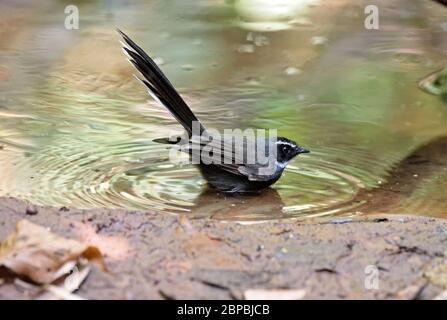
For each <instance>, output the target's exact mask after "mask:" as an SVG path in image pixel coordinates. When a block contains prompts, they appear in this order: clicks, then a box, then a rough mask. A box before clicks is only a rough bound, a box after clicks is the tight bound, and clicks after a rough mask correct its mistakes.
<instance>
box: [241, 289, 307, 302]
mask: <svg viewBox="0 0 447 320" xmlns="http://www.w3.org/2000/svg"><path fill="white" fill-rule="evenodd" d="M305 295H306V291H305V290H303V289H299V290H290V289H274V290H268V289H248V290H246V291H245V292H244V297H245V299H246V300H300V299H303V298H304V296H305Z"/></svg>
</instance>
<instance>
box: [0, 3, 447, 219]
mask: <svg viewBox="0 0 447 320" xmlns="http://www.w3.org/2000/svg"><path fill="white" fill-rule="evenodd" d="M282 2H284V4H285V7H287V6H290V8H292V9H290V10H288V11H287V12H294V14H293V15H292V16H290V15H288V14H286V15H283V13H282V11H281V10H276V11H275V10H273V9H272V8H271V7H272V6H274V5H273V4H272V2H271V1H254V0H250V1H248V0H246V1H244V0H240V1H236V0H235V1H227V2H226V3H223V2H221V1H214V0H207V1H197V2H196V1H180V0H177V1H135V2H132V3H131V4H129V3H127V2H124V1H123V2H121V1H115V2H109V1H88V2H85V1H82V2H79V4H78V5H79V9H80V13H81V21H80V27H81V29H80V30H75V31H68V30H65V29H64V28H63V18H64V15H63V12H64V11H63V9H64V4H63V3H62V2H60V1H51V0H46V1H41V2H39V3H38V4H37V3H34V2H32V1H29V3H27V2H26V1H25V0H24V1H22V2H19V3H15V2H13V1H9V2H8V1H6V2H4V3H2V4H1V6H2V7H4V8H3V9H5V10H0V11H1V12H2V13H0V16H1V18H2V20H3V21H5V30H4V31H1V32H3V33H4V34H5V35H7V36H3V34H2V36H1V37H0V119H1V120H0V166H1V172H0V195H10V196H16V197H20V198H25V199H29V200H32V201H34V202H36V203H39V204H48V205H57V206H75V207H85V208H90V207H98V206H103V207H113V208H117V207H124V208H142V209H151V210H157V211H161V212H166V213H179V212H185V213H188V214H191V215H194V216H206V217H208V216H212V217H213V218H216V219H222V220H225V219H238V220H258V219H261V220H262V219H277V218H284V217H322V216H331V215H337V214H346V215H357V214H361V213H363V212H368V213H369V212H375V211H374V208H375V207H377V208H378V207H379V206H378V203H380V198H378V197H381V196H383V195H381V194H380V193H374V192H372V193H371V196H368V195H365V194H369V193H368V192H369V191H374V190H380V189H381V187H382V186H384V185H386V183H387V181H388V180H389V179H390V175H389V174H390V172H394V171H392V170H394V168H395V167H396V166H398V165H399V163H401V162H402V161H403V160H404V159H405V158H407V157H408V156H409V155H410V154H412V153H413V151H414V150H416V149H418V148H419V147H420V146H422V145H424V144H427V143H428V142H430V141H432V140H434V139H436V138H438V137H441V136H443V135H446V134H447V127H446V126H445V123H446V120H447V109H446V108H445V105H443V104H442V102H441V101H439V100H438V99H436V97H433V96H430V95H427V94H426V93H424V92H422V91H420V90H418V88H417V80H418V79H420V78H421V77H422V76H423V75H425V74H427V73H429V72H430V70H435V69H439V68H441V67H442V66H443V65H444V64H446V60H445V57H442V55H443V52H442V50H443V47H442V42H443V41H442V40H444V41H445V39H446V32H444V33H442V32H440V30H441V29H442V27H441V25H442V24H443V23H444V22H445V17H446V15H447V14H443V12H442V11H440V10H439V9H438V8H437V7H436V4H432V3H428V2H427V1H414V2H411V4H409V3H408V2H407V1H404V0H395V1H387V4H386V5H385V4H383V7H382V8H381V14H382V16H381V26H380V27H381V30H380V31H367V30H364V29H363V18H364V14H363V9H364V5H363V4H361V3H359V2H358V1H356V2H355V4H353V3H354V2H353V1H348V0H333V1H324V3H323V2H317V1H299V0H296V1H285V0H282V1H281V3H282ZM309 4H312V5H309ZM263 6H264V7H263ZM251 8H255V9H251ZM281 8H284V6H282V7H281ZM396 8H399V9H398V10H397V9H396ZM247 10H248V11H247ZM6 12H8V14H7V15H6ZM265 12H270V13H271V12H276V13H278V15H277V16H272V15H271V14H265ZM297 19H298V20H300V21H305V22H306V23H294V22H293V21H295V22H296V20H297ZM235 21H240V22H241V21H242V22H243V23H242V24H236V25H235V23H234V22H235ZM247 22H248V23H247ZM272 22H273V23H274V25H276V26H277V25H278V24H277V23H280V24H283V23H286V24H287V26H288V27H287V28H271V29H269V31H271V32H266V30H267V29H262V28H261V29H260V27H259V26H260V25H261V26H262V25H264V26H265V25H271V23H272ZM116 27H120V28H121V29H123V30H124V31H125V32H127V33H128V34H129V35H131V36H132V37H133V38H135V39H136V40H137V41H138V42H139V43H141V45H142V46H143V47H144V48H147V49H148V51H149V52H150V53H151V54H152V55H153V56H154V57H157V58H158V61H159V62H160V63H161V64H162V69H163V70H164V71H165V72H166V73H167V75H168V76H169V78H170V79H171V80H172V82H173V83H174V84H175V85H176V86H177V87H178V88H179V89H180V92H181V93H182V95H183V96H184V97H185V99H186V100H187V101H188V102H189V103H190V104H191V106H192V109H193V110H194V111H195V112H197V115H198V116H199V118H200V119H201V120H202V121H203V122H204V124H205V126H208V127H214V128H218V129H224V128H247V127H255V128H277V129H278V131H279V132H278V133H279V135H282V136H286V137H290V138H291V139H293V140H296V141H299V142H300V144H302V145H304V146H306V147H308V148H309V149H311V150H312V153H311V154H310V155H306V156H303V157H299V158H298V159H296V160H294V161H293V162H292V163H291V164H290V165H289V166H288V168H287V171H286V172H285V175H283V177H282V179H281V180H280V181H279V182H278V183H277V184H276V185H275V186H274V188H273V189H272V190H267V191H266V192H264V193H263V194H262V195H261V196H258V197H226V196H225V195H221V194H215V193H213V192H210V191H209V190H207V189H206V185H205V182H204V181H203V180H202V178H201V177H200V175H199V173H198V170H197V169H196V168H195V167H193V166H191V165H178V164H173V163H171V162H170V161H169V158H168V155H169V149H167V147H166V146H164V145H161V144H159V143H154V142H153V140H154V139H156V138H162V137H166V136H169V135H170V134H172V132H173V131H176V132H181V128H180V127H179V126H178V125H177V124H176V122H175V120H173V119H172V117H170V115H168V114H167V113H166V112H165V111H164V110H163V109H162V108H159V107H158V106H156V105H155V104H154V103H153V102H151V101H149V102H148V97H147V94H146V92H145V90H144V89H143V88H142V87H141V85H140V84H139V83H138V82H137V81H135V80H134V79H133V78H132V72H133V70H132V69H131V67H130V66H129V65H128V64H127V62H126V61H125V59H124V57H123V55H122V53H121V50H120V45H119V43H118V41H117V40H118V36H117V34H116V32H115V28H116ZM280 29H281V30H280ZM261 30H262V32H261ZM274 30H275V31H274ZM432 35H436V37H434V38H432V39H438V41H428V40H427V39H430V38H431V36H432ZM315 39H325V41H324V42H323V41H319V42H317V41H316V40H315ZM438 42H439V43H438ZM317 44H318V45H317ZM444 54H445V52H444ZM443 59H444V60H443ZM440 168H441V167H440ZM440 170H441V169H440ZM414 174H417V172H415V173H414ZM443 177H445V174H444V175H432V176H430V177H427V179H425V180H424V181H423V183H422V182H421V184H420V185H419V184H417V185H418V187H417V188H416V187H415V188H414V190H415V192H414V193H411V192H405V193H402V194H399V197H398V198H397V200H396V199H395V202H394V204H393V206H390V207H387V210H385V211H386V212H397V213H410V214H420V213H421V214H429V213H430V211H432V212H435V215H438V216H446V215H447V211H443V210H437V209H436V208H441V207H442V208H444V207H445V205H443V203H445V202H446V200H447V196H446V195H445V192H444V191H443V190H445V188H444V189H442V188H436V187H433V186H437V185H442V183H440V182H439V181H440V180H442V179H443ZM430 179H433V181H431V180H430ZM442 181H444V180H442ZM412 183H414V182H412ZM444 185H445V183H444ZM427 193H429V194H430V199H431V200H430V207H429V208H427V207H424V210H423V212H419V211H418V210H417V209H416V208H417V206H411V205H409V203H410V204H411V203H413V202H416V201H421V200H420V199H424V195H425V196H427ZM371 197H373V198H374V199H371ZM383 208H384V207H383V206H382V207H380V210H379V209H378V210H377V211H380V212H383V211H384V209H383ZM430 208H432V209H430Z"/></svg>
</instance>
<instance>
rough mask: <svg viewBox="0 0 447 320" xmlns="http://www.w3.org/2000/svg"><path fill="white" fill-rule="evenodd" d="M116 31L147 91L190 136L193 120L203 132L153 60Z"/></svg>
mask: <svg viewBox="0 0 447 320" xmlns="http://www.w3.org/2000/svg"><path fill="white" fill-rule="evenodd" d="M118 32H119V33H120V35H121V36H122V37H123V39H124V41H125V46H123V50H124V52H125V53H126V54H127V55H128V57H129V61H130V62H131V63H132V64H133V65H134V67H135V68H136V69H137V70H138V71H139V72H140V73H141V74H142V76H143V77H144V79H140V80H141V81H142V82H143V83H144V85H146V87H147V88H148V89H149V93H151V95H152V96H153V97H154V98H156V100H158V101H159V102H160V103H161V104H163V105H164V106H165V107H166V108H167V109H168V110H169V112H171V114H172V115H173V116H174V117H175V118H176V119H177V121H178V122H179V123H180V124H181V125H182V126H183V127H184V128H185V129H186V131H188V134H189V135H190V136H191V134H192V129H193V127H192V123H193V121H196V122H197V123H198V124H199V128H200V133H202V132H204V131H205V129H204V127H203V126H202V124H200V122H199V120H198V119H197V117H196V116H195V115H194V113H193V112H192V111H191V109H190V108H189V107H188V105H187V104H186V102H185V101H184V100H183V99H182V97H181V96H180V95H179V94H178V92H177V91H176V90H175V88H174V86H173V85H172V84H171V82H170V81H169V80H168V79H167V78H166V76H165V75H164V74H163V72H162V71H161V70H160V68H158V66H157V65H156V64H155V62H154V61H153V60H152V59H151V58H150V57H149V56H148V55H147V54H146V52H144V50H143V49H141V48H140V47H139V46H138V45H137V44H136V43H135V42H133V41H132V39H130V38H129V37H128V36H127V35H126V34H125V33H124V32H122V31H121V30H118ZM127 46H128V47H127Z"/></svg>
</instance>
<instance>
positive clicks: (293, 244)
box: [0, 198, 447, 299]
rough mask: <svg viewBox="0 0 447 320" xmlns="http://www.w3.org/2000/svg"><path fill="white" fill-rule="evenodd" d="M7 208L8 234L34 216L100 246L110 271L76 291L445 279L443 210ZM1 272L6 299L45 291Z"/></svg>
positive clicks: (103, 293) (132, 295)
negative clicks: (197, 212)
mask: <svg viewBox="0 0 447 320" xmlns="http://www.w3.org/2000/svg"><path fill="white" fill-rule="evenodd" d="M0 213H1V217H2V221H1V223H0V238H2V239H4V238H5V237H6V236H7V235H8V234H9V233H11V232H12V231H13V229H14V226H15V223H16V221H17V220H19V219H24V218H26V219H29V220H30V221H33V222H35V223H38V224H40V225H43V226H46V227H50V228H51V230H52V231H53V232H55V233H57V234H61V235H63V236H66V237H72V238H76V239H80V240H83V241H86V242H89V243H92V244H94V245H96V246H98V247H99V248H100V250H101V251H102V252H103V254H104V256H105V261H106V264H107V267H108V269H109V272H108V273H105V272H102V271H100V270H99V269H94V270H93V272H92V273H91V274H90V275H89V277H88V278H87V280H86V281H85V283H84V284H83V285H82V287H81V288H80V290H78V292H77V294H79V295H80V296H81V297H83V298H89V299H234V298H241V299H242V298H243V297H244V291H245V290H247V289H253V288H262V289H299V290H304V291H305V296H304V298H305V299H313V298H323V299H327V298H335V299H347V298H353V299H359V298H367V299H370V298H371V299H375V298H385V299H431V298H434V297H436V296H437V295H438V294H440V293H441V292H442V291H443V290H444V287H443V286H444V285H446V284H445V283H444V282H443V280H442V279H444V278H445V274H444V273H443V271H442V270H443V269H445V268H444V266H445V262H446V254H447V252H446V241H447V221H445V220H440V219H435V218H427V217H404V216H387V217H385V216H370V217H368V218H362V219H360V220H356V221H351V220H343V219H338V220H332V221H327V222H324V223H321V222H306V223H303V222H299V221H294V220H283V221H276V222H265V223H256V224H241V223H237V222H219V221H213V220H207V219H200V220H190V219H187V218H186V217H185V216H168V215H160V214H157V213H155V212H150V211H124V210H107V209H97V210H76V209H68V208H49V207H45V208H44V207H36V206H33V205H30V204H27V203H25V202H22V201H19V200H16V199H12V198H3V199H1V200H0ZM371 265H372V266H374V267H368V266H371ZM368 268H373V269H375V268H377V269H376V270H377V271H378V274H377V275H378V282H377V285H378V288H377V289H374V285H372V286H373V288H369V289H368V283H372V282H370V279H369V278H368V274H367V273H369V272H370V271H368V270H371V269H368ZM365 272H366V273H365ZM1 274H2V279H3V280H2V282H0V283H2V285H0V298H2V299H11V298H20V299H22V298H23V299H29V298H33V296H34V294H36V292H35V291H33V290H31V289H26V288H24V287H23V286H20V285H18V284H17V282H15V281H13V279H12V277H11V276H10V275H9V274H7V273H6V272H5V270H3V273H1ZM365 281H366V282H365ZM365 283H366V287H365ZM369 287H371V286H369Z"/></svg>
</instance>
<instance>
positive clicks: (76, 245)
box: [0, 220, 106, 284]
mask: <svg viewBox="0 0 447 320" xmlns="http://www.w3.org/2000/svg"><path fill="white" fill-rule="evenodd" d="M80 257H85V258H87V259H88V260H89V261H90V262H94V263H96V264H97V265H98V266H99V267H100V268H101V269H102V270H106V268H105V265H104V261H103V259H102V255H101V253H100V251H99V250H98V249H97V248H96V247H93V246H89V245H88V244H85V243H82V242H79V241H77V240H73V239H67V238H63V237H61V236H58V235H56V234H54V233H52V232H50V231H49V230H48V229H46V228H44V227H42V226H39V225H36V224H34V223H32V222H30V221H28V220H20V221H19V222H17V225H16V230H15V232H14V233H12V234H11V235H10V236H9V237H8V238H7V239H6V240H5V241H3V242H2V244H1V246H0V266H4V267H6V268H8V269H9V270H11V271H13V272H14V273H16V274H18V275H21V276H26V277H28V278H30V279H31V280H32V281H34V282H36V283H40V284H50V283H52V282H53V281H55V280H56V279H57V278H59V277H60V273H59V272H58V271H59V269H60V268H61V267H62V266H63V265H64V264H65V263H67V262H69V261H77V260H78V259H79V258H80Z"/></svg>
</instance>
